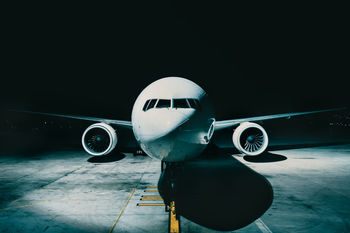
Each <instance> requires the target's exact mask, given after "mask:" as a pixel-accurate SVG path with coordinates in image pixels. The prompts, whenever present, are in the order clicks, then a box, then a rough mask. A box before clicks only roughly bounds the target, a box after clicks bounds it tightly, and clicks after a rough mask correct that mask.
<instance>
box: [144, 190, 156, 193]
mask: <svg viewBox="0 0 350 233" xmlns="http://www.w3.org/2000/svg"><path fill="white" fill-rule="evenodd" d="M145 192H146V193H158V190H145Z"/></svg>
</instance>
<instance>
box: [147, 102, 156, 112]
mask: <svg viewBox="0 0 350 233" xmlns="http://www.w3.org/2000/svg"><path fill="white" fill-rule="evenodd" d="M156 103H157V99H152V100H151V101H150V102H149V104H148V106H147V109H146V111H147V110H148V109H151V108H154V105H156Z"/></svg>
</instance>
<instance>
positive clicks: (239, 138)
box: [232, 122, 269, 156]
mask: <svg viewBox="0 0 350 233" xmlns="http://www.w3.org/2000/svg"><path fill="white" fill-rule="evenodd" d="M232 141H233V144H234V146H235V147H236V148H237V149H238V150H239V151H240V152H241V153H243V154H246V155H250V156H256V155H260V154H261V153H263V152H264V151H265V150H266V147H267V145H268V142H269V139H268V136H267V133H266V131H265V130H264V128H263V127H261V126H260V125H258V124H256V123H252V122H244V123H242V124H240V125H239V126H238V127H237V128H236V129H235V131H234V132H233V135H232Z"/></svg>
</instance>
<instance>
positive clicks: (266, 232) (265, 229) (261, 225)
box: [255, 218, 272, 233]
mask: <svg viewBox="0 0 350 233" xmlns="http://www.w3.org/2000/svg"><path fill="white" fill-rule="evenodd" d="M255 224H256V225H257V226H258V228H259V229H260V231H261V232H262V233H272V231H271V230H270V228H268V226H266V224H265V223H264V222H263V221H262V220H261V219H260V218H258V219H257V220H255Z"/></svg>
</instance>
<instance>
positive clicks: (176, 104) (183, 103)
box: [173, 99, 190, 108]
mask: <svg viewBox="0 0 350 233" xmlns="http://www.w3.org/2000/svg"><path fill="white" fill-rule="evenodd" d="M173 108H190V106H189V105H188V102H187V100H186V99H173Z"/></svg>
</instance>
